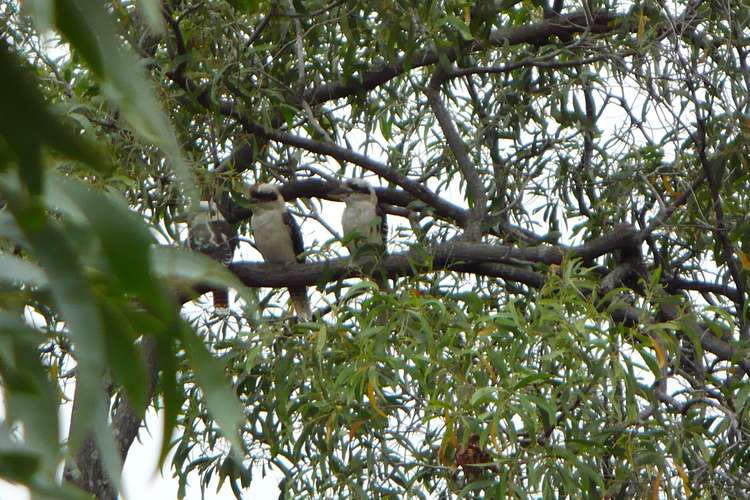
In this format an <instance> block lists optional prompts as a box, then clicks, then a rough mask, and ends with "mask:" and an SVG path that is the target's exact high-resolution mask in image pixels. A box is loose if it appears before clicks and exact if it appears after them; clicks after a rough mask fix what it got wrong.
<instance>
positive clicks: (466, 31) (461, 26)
mask: <svg viewBox="0 0 750 500" xmlns="http://www.w3.org/2000/svg"><path fill="white" fill-rule="evenodd" d="M445 24H448V25H449V26H452V27H453V28H455V29H457V30H458V32H459V33H460V34H461V37H462V38H463V39H464V40H465V41H467V42H470V41H472V40H474V35H472V34H471V29H470V28H469V26H468V25H467V24H466V23H465V22H464V21H463V19H459V18H458V17H456V16H454V15H447V16H445Z"/></svg>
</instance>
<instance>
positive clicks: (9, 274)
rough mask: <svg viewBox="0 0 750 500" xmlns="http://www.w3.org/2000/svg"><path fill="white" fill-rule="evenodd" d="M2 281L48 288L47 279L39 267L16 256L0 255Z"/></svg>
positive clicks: (0, 277) (0, 278)
mask: <svg viewBox="0 0 750 500" xmlns="http://www.w3.org/2000/svg"><path fill="white" fill-rule="evenodd" d="M0 269H2V270H3V272H2V273H0V281H5V282H6V283H21V284H24V285H32V286H38V287H44V286H47V277H46V276H45V275H44V272H43V271H42V270H41V269H39V266H37V265H36V264H34V263H33V262H29V261H27V260H24V259H21V258H20V257H16V256H15V255H9V254H5V253H0Z"/></svg>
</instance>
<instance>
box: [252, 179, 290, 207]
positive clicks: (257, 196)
mask: <svg viewBox="0 0 750 500" xmlns="http://www.w3.org/2000/svg"><path fill="white" fill-rule="evenodd" d="M249 197H250V205H251V207H252V208H253V210H268V209H274V208H279V207H281V208H284V197H283V196H282V195H281V191H279V188H278V186H276V185H275V184H253V185H252V186H250V191H249Z"/></svg>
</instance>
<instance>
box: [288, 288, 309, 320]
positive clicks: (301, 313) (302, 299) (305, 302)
mask: <svg viewBox="0 0 750 500" xmlns="http://www.w3.org/2000/svg"><path fill="white" fill-rule="evenodd" d="M289 296H290V297H291V298H292V304H294V310H295V311H296V313H297V317H298V318H299V319H300V320H302V321H310V320H311V319H312V309H311V308H310V299H308V298H307V289H306V288H305V287H301V288H290V289H289Z"/></svg>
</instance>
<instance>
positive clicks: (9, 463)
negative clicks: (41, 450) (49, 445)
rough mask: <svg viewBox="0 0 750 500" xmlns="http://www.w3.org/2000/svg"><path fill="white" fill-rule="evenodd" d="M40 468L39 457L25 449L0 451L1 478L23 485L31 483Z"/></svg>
mask: <svg viewBox="0 0 750 500" xmlns="http://www.w3.org/2000/svg"><path fill="white" fill-rule="evenodd" d="M38 467H39V456H38V455H36V454H35V453H32V452H31V451H28V450H24V449H5V450H0V477H2V478H3V479H6V480H8V481H12V482H15V483H21V484H29V483H31V482H32V481H31V478H32V476H33V475H34V473H35V472H36V470H37V468H38Z"/></svg>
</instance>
